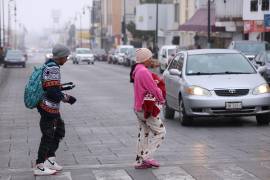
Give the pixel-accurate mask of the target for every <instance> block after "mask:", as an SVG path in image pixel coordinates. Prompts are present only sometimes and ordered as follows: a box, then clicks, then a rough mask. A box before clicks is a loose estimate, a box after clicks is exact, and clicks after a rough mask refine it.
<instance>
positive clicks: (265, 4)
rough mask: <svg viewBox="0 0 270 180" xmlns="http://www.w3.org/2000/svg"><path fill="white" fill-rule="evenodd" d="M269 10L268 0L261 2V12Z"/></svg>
mask: <svg viewBox="0 0 270 180" xmlns="http://www.w3.org/2000/svg"><path fill="white" fill-rule="evenodd" d="M268 10H269V0H262V11H268Z"/></svg>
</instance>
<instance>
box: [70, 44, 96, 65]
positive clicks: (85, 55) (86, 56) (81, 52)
mask: <svg viewBox="0 0 270 180" xmlns="http://www.w3.org/2000/svg"><path fill="white" fill-rule="evenodd" d="M82 62H86V63H87V64H94V63H95V57H94V54H93V52H92V51H91V49H89V48H76V50H75V57H74V58H73V64H79V63H82Z"/></svg>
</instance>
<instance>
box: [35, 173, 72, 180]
mask: <svg viewBox="0 0 270 180" xmlns="http://www.w3.org/2000/svg"><path fill="white" fill-rule="evenodd" d="M48 177H49V180H72V178H71V174H70V172H62V173H59V174H56V175H52V176H36V180H45V179H46V180H48V179H47V178H48Z"/></svg>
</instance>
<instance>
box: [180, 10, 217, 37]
mask: <svg viewBox="0 0 270 180" xmlns="http://www.w3.org/2000/svg"><path fill="white" fill-rule="evenodd" d="M215 21H216V15H215V9H211V10H210V25H211V31H216V28H215ZM179 30H180V31H196V32H207V30H208V9H206V8H201V9H198V10H197V11H196V12H195V14H194V15H193V16H192V17H191V18H190V19H189V20H188V21H187V22H185V23H184V24H182V25H180V26H179Z"/></svg>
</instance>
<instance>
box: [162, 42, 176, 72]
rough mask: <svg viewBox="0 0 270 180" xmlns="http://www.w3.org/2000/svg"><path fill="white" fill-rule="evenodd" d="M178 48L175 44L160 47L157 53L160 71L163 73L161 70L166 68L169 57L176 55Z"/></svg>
mask: <svg viewBox="0 0 270 180" xmlns="http://www.w3.org/2000/svg"><path fill="white" fill-rule="evenodd" d="M178 49H179V47H178V46H176V45H166V46H162V47H161V48H160V50H159V53H158V62H159V64H160V66H159V70H160V73H163V71H164V70H165V69H166V68H167V66H168V64H169V59H171V58H172V57H174V56H175V55H176V53H177V50H178Z"/></svg>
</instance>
